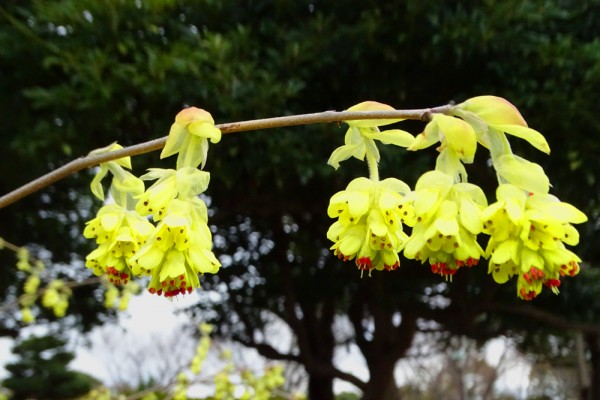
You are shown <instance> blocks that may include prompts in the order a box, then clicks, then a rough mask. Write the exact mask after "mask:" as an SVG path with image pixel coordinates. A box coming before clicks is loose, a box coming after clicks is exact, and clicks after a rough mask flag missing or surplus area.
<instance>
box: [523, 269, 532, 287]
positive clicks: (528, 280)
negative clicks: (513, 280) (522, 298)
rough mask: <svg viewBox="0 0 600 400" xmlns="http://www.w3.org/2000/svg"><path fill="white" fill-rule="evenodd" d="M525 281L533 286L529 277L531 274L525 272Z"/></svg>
mask: <svg viewBox="0 0 600 400" xmlns="http://www.w3.org/2000/svg"><path fill="white" fill-rule="evenodd" d="M523 279H525V281H526V282H527V283H528V284H530V285H531V276H529V272H525V273H524V274H523Z"/></svg>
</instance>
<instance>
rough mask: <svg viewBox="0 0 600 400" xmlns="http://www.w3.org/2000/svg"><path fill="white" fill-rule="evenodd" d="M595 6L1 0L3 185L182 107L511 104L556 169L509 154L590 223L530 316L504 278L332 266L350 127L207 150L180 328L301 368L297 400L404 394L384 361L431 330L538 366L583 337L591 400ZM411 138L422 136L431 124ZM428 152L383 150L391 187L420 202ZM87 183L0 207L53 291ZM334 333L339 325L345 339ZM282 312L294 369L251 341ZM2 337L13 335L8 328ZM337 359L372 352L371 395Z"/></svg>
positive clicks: (136, 136) (71, 259) (595, 285)
mask: <svg viewBox="0 0 600 400" xmlns="http://www.w3.org/2000/svg"><path fill="white" fill-rule="evenodd" d="M599 12H600V2H598V1H574V0H565V1H560V2H557V1H550V0H546V1H544V0H529V1H517V0H505V1H501V2H498V1H477V2H472V1H455V2H439V1H432V0H405V1H387V2H377V1H367V2H361V3H360V4H359V5H357V4H356V2H350V1H346V0H341V1H336V2H324V1H323V2H321V1H312V2H310V1H266V0H264V1H260V0H259V1H257V0H252V1H250V0H248V1H237V2H221V1H212V0H205V1H197V2H184V1H175V0H152V1H142V0H137V1H133V0H131V1H130V0H106V1H102V2H99V1H95V0H77V1H75V0H61V1H54V2H43V1H22V0H19V1H16V0H8V1H5V2H3V4H2V5H1V6H0V120H1V121H2V125H1V126H0V132H1V137H2V139H3V143H4V147H3V152H2V161H0V169H1V172H2V180H1V182H0V189H1V190H2V192H7V191H8V190H10V189H13V188H15V187H17V186H18V185H20V184H22V183H24V182H26V181H27V180H29V179H32V178H34V177H36V176H38V175H41V174H42V173H44V172H46V171H48V170H49V169H52V168H54V167H57V166H59V165H61V164H64V163H65V162H66V161H68V160H69V159H71V158H73V157H76V156H79V155H83V154H86V153H87V152H88V151H90V150H92V149H94V148H97V147H102V146H105V145H106V144H108V143H110V142H112V141H115V140H116V141H118V142H119V143H121V144H123V145H128V144H134V143H138V142H141V141H145V140H149V139H152V138H156V137H159V136H163V135H165V134H166V133H167V132H168V128H169V125H170V124H171V123H172V120H173V118H174V115H175V114H176V113H177V112H178V111H179V110H180V109H181V108H183V107H185V106H187V105H195V106H198V107H202V108H205V109H207V110H208V111H210V112H211V113H212V115H213V116H214V117H215V120H216V121H217V122H230V121H237V120H245V119H252V118H264V117H270V116H277V115H287V114H297V113H305V112H316V111H322V110H329V109H336V110H341V109H345V108H348V107H349V106H351V105H353V104H356V103H358V102H360V101H364V100H377V101H380V102H383V103H388V104H391V105H393V106H394V107H396V108H420V107H431V106H436V105H441V104H445V103H447V102H449V101H457V102H459V101H463V100H465V99H466V98H469V97H473V96H476V95H481V94H494V95H498V96H502V97H505V98H507V99H509V100H510V101H511V102H513V103H514V104H515V105H516V106H517V107H518V108H519V109H520V110H521V112H522V113H523V115H524V116H525V118H526V119H527V121H528V122H529V124H530V126H532V127H533V128H535V129H536V130H539V131H540V132H542V133H543V134H544V135H545V136H546V137H547V139H548V142H549V144H550V147H551V148H552V150H553V153H552V155H551V156H550V157H547V156H545V155H541V154H537V153H535V150H533V149H531V148H529V147H528V145H527V144H524V143H523V142H519V140H518V139H516V140H513V141H512V143H513V145H514V148H515V152H517V153H519V154H522V155H526V156H527V157H528V158H530V159H533V160H534V161H536V162H539V163H540V164H541V165H542V166H544V168H545V169H546V171H547V173H548V175H549V177H550V179H551V182H552V183H553V185H554V188H555V189H554V190H553V192H554V193H555V194H557V195H558V196H559V197H560V198H561V199H562V200H563V201H568V202H571V203H573V204H575V205H576V206H578V207H579V208H581V209H582V210H584V211H585V212H586V213H587V214H588V216H589V217H590V221H591V222H590V223H588V224H587V225H586V226H584V227H582V235H581V245H580V246H579V249H578V252H579V254H581V256H582V258H583V259H584V260H585V261H586V264H585V266H584V267H583V268H582V272H581V274H580V276H579V277H578V278H576V279H573V280H567V281H565V282H564V284H563V286H562V287H561V294H560V296H553V295H548V294H546V295H543V296H541V297H540V298H538V299H536V300H535V301H534V302H533V303H531V304H529V303H527V304H524V303H523V302H521V301H520V300H518V299H517V298H516V296H515V294H514V283H513V284H511V283H509V284H507V285H504V286H498V285H496V284H495V283H493V281H492V279H491V277H489V276H487V266H486V265H485V264H484V263H482V265H479V266H478V267H476V268H473V269H472V270H470V271H461V273H459V274H458V275H457V276H455V279H454V282H452V283H451V284H449V283H446V282H445V281H443V280H441V279H440V278H439V277H437V276H433V275H432V274H431V273H430V272H429V271H428V267H426V266H420V265H416V264H415V263H412V262H409V261H406V260H403V261H402V264H401V268H400V269H399V270H397V271H395V272H391V273H375V274H373V276H372V277H370V278H367V277H364V278H362V279H361V278H360V276H359V275H360V274H359V272H358V271H356V270H355V268H354V267H353V264H351V263H348V264H343V263H342V262H340V261H339V260H337V259H336V258H335V257H333V256H332V255H331V254H330V252H329V251H328V248H329V246H330V243H329V242H328V241H327V239H326V237H325V233H326V231H327V228H328V226H329V225H330V224H331V222H332V221H331V220H329V219H328V218H327V215H326V207H327V204H328V201H329V197H330V196H331V195H332V194H333V193H335V192H337V191H338V190H341V189H342V188H343V187H344V186H345V185H346V184H347V182H349V181H350V180H351V179H352V178H354V177H357V176H360V175H365V174H366V168H365V166H364V165H363V164H361V163H359V162H357V161H356V160H353V161H347V162H345V163H344V165H343V166H342V168H341V169H340V170H339V171H337V172H334V171H333V169H332V168H330V167H329V166H327V165H325V162H326V160H327V158H328V156H329V154H330V153H331V151H333V149H335V148H336V147H337V146H338V145H339V144H340V143H341V142H342V140H343V139H342V135H343V133H344V129H343V127H342V126H337V125H322V126H307V127H296V128H290V129H282V130H278V131H276V132H267V131H263V132H254V133H244V134H232V135H226V136H225V137H224V138H223V140H222V141H221V143H219V144H218V145H216V146H213V147H212V148H211V152H210V155H209V159H208V164H207V170H208V171H210V172H211V174H212V178H211V186H210V188H209V191H208V193H207V194H208V196H209V197H210V200H211V209H212V212H213V213H214V215H213V216H212V219H211V223H212V224H214V230H215V246H216V252H217V253H218V254H219V255H220V257H221V261H222V263H223V266H224V268H223V269H222V270H221V271H220V272H219V274H218V275H215V276H205V277H204V278H203V279H204V281H203V282H204V284H203V286H204V289H203V293H205V294H206V296H204V297H205V299H204V300H203V301H202V302H201V303H200V304H199V305H198V306H197V307H195V308H193V309H191V310H190V312H191V313H192V314H193V315H197V316H198V318H200V317H201V318H203V319H209V320H210V321H211V322H213V323H215V324H216V325H217V326H218V327H219V332H220V333H221V334H223V335H226V336H229V337H231V338H233V339H234V340H237V341H239V342H241V343H243V344H245V345H248V346H251V347H254V348H256V349H258V351H259V352H260V353H261V354H263V355H265V356H267V357H270V358H274V359H283V360H291V361H296V362H298V363H300V364H302V365H303V366H304V367H305V369H306V371H307V373H308V374H309V377H310V378H309V395H310V397H311V398H319V399H325V400H327V399H330V398H333V393H332V382H333V379H334V378H340V379H344V380H346V381H348V382H351V383H353V384H354V385H356V386H357V387H358V388H359V389H361V390H362V391H363V395H364V398H365V399H394V398H397V396H398V392H397V391H396V390H395V385H394V381H393V369H394V366H395V364H396V362H397V361H398V359H399V358H401V357H402V356H403V355H404V354H405V353H406V351H407V350H408V349H409V348H410V346H411V343H412V341H413V338H414V336H415V335H416V334H417V332H419V331H422V330H430V329H431V327H432V326H433V327H435V330H437V331H439V340H444V338H446V337H448V336H451V335H466V336H469V337H472V338H475V339H477V340H478V341H481V342H484V341H485V340H487V339H489V338H492V337H496V336H498V335H511V336H514V337H515V338H517V339H518V340H519V341H520V342H522V343H523V345H524V346H526V348H528V349H529V350H531V351H537V353H538V354H539V355H540V356H543V355H549V354H551V353H552V351H551V350H552V349H549V348H548V340H547V338H548V337H549V335H553V336H558V337H561V338H563V339H564V340H563V341H561V342H560V343H561V346H567V347H568V346H572V343H571V338H572V335H571V332H572V331H574V330H575V331H580V332H583V333H584V334H585V335H586V339H587V344H588V357H589V358H590V360H591V362H592V365H593V366H594V370H593V374H594V379H592V382H595V383H596V387H595V388H594V390H595V392H594V396H596V397H595V398H600V388H599V387H598V385H599V383H598V382H600V344H599V340H598V338H599V337H600V327H599V326H598V325H594V324H595V323H597V322H598V315H599V312H600V305H599V303H598V302H597V301H595V298H596V297H597V295H598V293H599V291H600V276H599V274H600V273H599V267H598V263H597V262H596V260H597V258H598V249H600V246H599V245H598V239H597V235H596V231H597V224H596V223H595V221H596V219H597V214H598V194H599V193H598V192H599V186H598V184H597V182H596V180H597V176H598V174H599V169H600V163H598V162H597V154H598V151H599V146H600V141H599V140H598V139H599V132H600V129H599V128H600V126H599V122H598V120H597V118H596V117H597V115H599V114H600V109H599V107H600V105H599V103H598V101H597V90H598V88H599V87H600V41H599V40H598V39H597V38H598V37H599V35H600V23H599V22H598V15H600V13H599ZM403 127H404V128H406V129H409V130H411V131H412V132H415V133H417V132H418V131H419V129H421V128H422V124H418V123H412V124H411V123H407V124H404V125H403ZM421 153H423V154H421ZM434 153H435V152H434V151H430V152H420V153H419V154H407V153H406V152H403V151H397V150H394V149H392V151H390V150H388V149H384V150H383V152H382V162H381V174H382V177H387V176H396V177H398V178H401V179H403V180H405V181H406V182H407V183H409V184H410V185H411V186H412V185H414V183H415V181H416V179H417V177H418V176H419V175H420V174H422V173H423V172H425V171H426V170H428V169H430V168H432V167H433V160H434V157H435V154H434ZM481 153H482V152H480V155H479V157H478V159H477V160H476V161H477V162H476V163H475V164H474V165H473V166H472V168H470V169H469V170H468V171H469V176H470V179H471V180H473V181H474V182H476V183H478V184H479V185H480V186H482V187H483V188H484V189H486V190H487V194H488V199H490V200H491V199H493V189H494V187H495V185H496V183H495V177H494V176H493V174H492V173H491V171H490V170H489V168H488V166H487V164H486V159H485V157H484V156H483V155H482V154H481ZM133 162H134V166H135V169H136V172H142V171H143V169H145V168H146V167H149V166H156V165H169V164H167V163H172V162H173V161H171V160H166V161H160V160H159V159H158V154H153V155H149V156H145V157H138V158H135V159H134V160H133ZM90 176H91V175H90V174H88V173H81V174H79V176H77V177H74V178H72V179H68V180H65V181H63V182H61V183H59V184H56V185H54V186H52V187H50V188H48V189H47V190H44V191H43V192H41V193H38V194H36V195H34V196H31V197H29V198H27V199H25V200H23V201H21V202H19V203H17V204H14V205H11V206H10V207H7V208H6V209H2V210H0V217H1V218H2V221H3V223H2V225H1V226H0V236H1V237H6V238H7V239H9V240H11V241H13V242H17V243H21V244H26V243H29V244H31V245H32V246H36V248H38V249H45V250H48V251H49V252H50V253H51V256H52V261H53V262H54V263H56V266H57V267H56V269H55V270H56V271H57V272H56V274H57V275H61V274H62V275H67V276H76V277H78V278H81V277H84V276H87V275H89V272H87V271H84V270H83V268H82V267H81V262H77V261H78V260H81V259H83V258H84V257H85V254H86V252H87V251H89V247H90V245H91V244H90V243H86V242H84V241H83V240H82V239H81V231H82V226H83V223H84V222H85V220H86V219H89V218H90V217H91V215H93V211H95V210H96V209H97V208H98V207H99V206H100V204H98V203H97V202H94V201H93V200H92V198H91V196H90V193H89V189H88V183H89V179H90ZM40 254H42V255H43V254H46V253H40ZM2 257H3V258H2V265H3V271H4V274H5V275H4V277H5V278H4V279H3V280H2V281H1V282H0V295H2V297H3V298H4V299H7V300H10V299H11V298H13V297H14V296H15V293H16V292H15V288H16V287H17V286H18V285H20V283H19V282H20V280H21V279H22V277H21V276H19V275H18V274H17V273H16V270H15V269H14V268H13V267H12V264H13V261H12V259H10V258H7V257H6V255H4V254H2ZM69 264H71V265H69ZM209 292H211V293H212V295H211V296H208V293H209ZM215 293H216V294H217V295H216V296H215ZM76 296H77V297H76V301H73V302H72V303H71V310H72V311H74V315H75V317H73V318H72V319H71V322H74V323H75V324H77V325H80V326H82V327H83V328H86V329H87V328H89V327H90V326H92V325H93V324H94V323H97V322H99V320H101V319H102V314H100V313H101V311H100V309H101V307H100V306H99V305H98V298H97V294H94V292H93V290H92V289H81V290H79V292H78V293H76ZM339 317H345V318H347V320H348V321H349V322H350V325H351V326H352V329H350V330H347V331H340V330H339V329H337V328H338V327H339V324H338V323H337V321H339ZM49 318H50V317H49ZM274 318H277V319H279V320H282V321H284V322H285V323H286V324H287V325H288V326H289V327H290V328H291V330H292V331H293V333H294V340H295V341H296V343H297V345H298V346H297V348H295V349H293V350H292V351H291V352H290V353H282V352H280V351H278V350H276V348H275V347H273V346H272V344H273V343H272V342H270V341H269V339H268V338H267V337H265V335H264V330H265V327H266V326H267V325H268V324H269V323H270V322H271V321H273V319H274ZM0 324H2V326H1V328H3V329H4V331H5V332H6V333H12V334H14V333H15V332H16V331H17V330H18V322H17V321H15V320H14V319H12V318H11V317H9V316H8V315H7V317H6V318H4V315H3V318H2V322H0ZM343 343H356V345H357V346H358V348H359V349H360V351H361V352H362V354H363V355H364V357H365V360H366V362H367V365H368V368H369V372H370V379H369V380H368V381H363V380H361V379H359V378H358V377H356V376H353V375H351V374H349V373H347V372H344V371H341V370H340V369H338V368H337V367H336V366H335V365H334V362H333V354H334V350H335V348H336V346H338V345H340V344H343Z"/></svg>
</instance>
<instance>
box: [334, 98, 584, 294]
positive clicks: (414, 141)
mask: <svg viewBox="0 0 600 400" xmlns="http://www.w3.org/2000/svg"><path fill="white" fill-rule="evenodd" d="M365 110H381V111H391V110H393V108H391V107H389V106H387V105H384V104H380V103H376V102H365V103H360V104H358V105H357V106H354V107H352V108H350V109H349V111H365ZM397 121H400V120H399V119H398V120H367V121H360V120H352V121H348V122H347V123H348V125H350V128H349V129H348V132H347V133H346V138H345V144H344V145H343V146H341V147H339V148H338V149H336V150H335V151H334V152H333V154H332V155H331V157H330V159H329V164H330V165H332V166H333V167H335V168H336V169H337V168H338V167H339V162H340V161H343V160H345V159H347V158H349V157H355V158H358V159H359V160H366V161H367V164H368V166H369V171H370V179H367V178H358V179H355V180H354V181H352V182H351V183H350V184H349V185H348V187H347V189H346V190H344V191H342V192H339V193H336V194H335V195H333V197H332V198H331V202H330V205H329V209H328V214H329V216H330V217H332V218H338V220H337V221H336V222H335V223H334V224H333V225H332V226H331V228H330V229H329V232H328V234H327V237H328V238H329V239H330V240H331V241H333V242H334V245H333V246H332V247H331V249H332V250H334V253H335V255H337V256H338V257H339V258H341V259H343V260H352V259H356V264H357V265H358V266H359V268H360V269H361V270H368V271H371V270H372V269H378V270H381V269H386V270H392V269H395V268H396V267H397V265H398V263H399V258H398V253H399V252H401V251H403V253H404V256H405V257H407V258H410V259H416V260H419V261H421V262H422V263H424V262H425V261H428V262H429V263H430V265H431V270H432V272H434V273H436V274H440V275H442V276H445V277H446V278H449V277H450V278H451V277H452V276H453V275H454V274H456V272H457V271H458V269H459V268H461V267H464V266H468V267H471V266H474V265H477V264H478V262H479V260H480V258H481V257H485V258H489V273H490V274H492V276H493V278H494V280H495V281H496V282H498V283H504V282H506V281H508V280H509V279H510V277H512V276H514V275H518V280H517V294H518V296H519V297H520V298H522V299H525V300H531V299H532V298H534V297H535V296H537V295H538V294H539V293H540V291H541V289H542V287H543V286H547V287H549V288H551V289H552V291H553V292H554V293H558V289H557V288H558V286H559V285H560V278H561V277H562V276H566V275H569V276H573V275H575V274H577V273H578V272H579V264H578V263H579V262H580V261H581V260H580V259H579V257H578V256H577V255H575V254H574V253H573V252H571V251H570V250H568V249H566V247H565V245H576V244H577V243H578V241H579V234H578V233H577V230H576V229H575V228H574V227H573V226H572V225H571V224H573V223H582V222H585V221H586V220H587V218H586V216H585V215H584V214H583V213H582V212H581V211H579V210H577V209H576V208H575V207H573V206H572V205H570V204H568V203H563V202H561V201H560V200H558V199H557V198H556V197H554V196H552V195H550V194H548V191H549V188H550V182H549V180H548V177H547V176H546V174H545V173H544V170H543V169H542V167H541V166H539V165H537V164H535V163H532V162H530V161H527V160H525V159H523V158H521V157H518V156H517V155H515V154H513V152H512V150H511V147H510V144H509V142H508V139H507V136H506V135H507V134H510V135H513V136H516V137H519V138H521V139H524V140H526V141H528V142H529V143H530V144H531V145H533V146H534V147H535V148H537V149H539V150H540V151H543V152H545V153H549V152H550V148H549V146H548V143H547V142H546V140H545V138H544V137H543V136H542V135H541V134H540V133H539V132H537V131H535V130H533V129H531V128H529V127H528V126H527V123H526V122H525V120H524V119H523V117H522V116H521V114H520V113H519V111H518V110H517V109H516V108H515V107H514V106H513V105H512V104H511V103H509V102H508V101H506V100H504V99H502V98H499V97H494V96H480V97H475V98H472V99H469V100H467V101H465V102H464V103H461V104H458V105H456V106H454V107H451V108H450V109H449V110H448V111H447V115H444V114H433V115H432V116H431V118H430V121H429V122H428V124H427V125H426V126H425V129H424V131H423V132H422V133H421V134H419V135H417V136H416V137H415V138H413V137H412V136H411V135H410V134H408V133H407V132H404V131H401V130H398V129H396V130H388V131H385V132H380V131H379V129H378V126H381V125H386V124H389V123H393V122H397ZM376 140H379V141H381V142H383V143H392V144H395V145H398V146H402V147H407V148H408V150H421V149H424V148H427V147H430V146H432V145H434V144H436V143H439V147H438V148H437V150H438V152H439V155H438V157H437V161H436V166H435V170H434V171H429V172H426V173H425V174H423V175H422V176H421V178H420V179H419V180H418V181H417V184H416V187H415V190H414V191H412V192H410V191H409V189H408V186H406V185H405V184H404V183H402V185H403V187H402V190H396V189H398V186H396V189H391V188H389V187H386V186H385V185H383V182H385V181H383V182H378V179H379V174H378V170H377V164H378V161H379V151H378V150H377V145H376V142H375V141H376ZM477 144H481V145H482V146H483V147H485V148H486V149H488V150H489V152H490V158H491V163H492V166H493V167H494V169H495V170H496V173H497V176H498V180H499V183H500V186H499V188H498V190H497V195H498V200H497V202H496V203H494V204H491V205H489V206H488V204H487V200H486V197H485V195H484V193H483V191H482V190H481V188H479V187H478V186H476V185H474V184H472V183H468V182H467V171H466V169H465V166H464V164H470V163H472V162H473V160H474V157H475V152H476V149H477ZM386 181H390V179H387V180H386ZM398 182H399V181H398ZM390 189H391V193H394V195H393V196H392V195H391V194H389V192H385V191H384V190H390ZM382 193H386V194H385V196H384V195H383V194H382ZM398 220H400V222H401V223H404V224H406V225H407V226H409V227H411V228H412V232H411V234H410V236H407V235H406V234H405V233H404V232H403V230H402V224H401V223H398ZM392 228H394V229H392ZM480 233H485V234H488V235H490V240H489V242H488V245H487V249H486V250H485V251H484V250H483V249H482V248H481V246H480V245H479V243H478V242H477V237H478V235H479V234H480Z"/></svg>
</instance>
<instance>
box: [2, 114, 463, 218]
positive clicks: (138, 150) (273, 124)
mask: <svg viewBox="0 0 600 400" xmlns="http://www.w3.org/2000/svg"><path fill="white" fill-rule="evenodd" d="M450 107H451V106H450V105H445V106H440V107H435V108H426V109H419V110H394V111H360V112H357V111H340V112H338V111H325V112H320V113H313V114H302V115H291V116H286V117H275V118H265V119H256V120H250V121H241V122H231V123H226V124H220V125H217V128H219V129H221V132H222V133H224V134H225V133H234V132H244V131H254V130H260V129H272V128H281V127H286V126H298V125H308V124H318V123H330V122H343V121H350V120H362V119H413V120H424V121H426V120H428V119H430V118H431V115H432V114H433V113H446V112H448V111H449V110H450ZM166 140H167V138H166V136H165V137H162V138H159V139H154V140H151V141H148V142H144V143H140V144H137V145H134V146H129V147H125V148H123V149H120V150H117V151H111V152H109V153H103V154H95V155H88V156H86V157H80V158H78V159H75V160H73V161H71V162H69V163H67V164H65V165H63V166H62V167H59V168H57V169H55V170H53V171H51V172H49V173H47V174H46V175H43V176H41V177H39V178H37V179H35V180H33V181H31V182H29V183H27V184H25V185H23V186H21V187H19V188H17V189H15V190H13V191H11V192H9V193H7V194H5V195H4V196H2V197H0V208H4V207H6V206H8V205H10V204H12V203H15V202H17V201H19V200H21V199H22V198H24V197H26V196H29V195H30V194H32V193H35V192H37V191H39V190H41V189H43V188H45V187H47V186H49V185H51V184H53V183H55V182H57V181H60V180H61V179H64V178H66V177H68V176H70V175H73V174H74V173H76V172H79V171H81V170H84V169H86V168H90V167H94V166H96V165H99V164H101V163H103V162H107V161H111V160H116V159H119V158H123V157H129V156H135V155H139V154H144V153H149V152H152V151H156V150H159V149H161V148H162V147H164V145H165V142H166Z"/></svg>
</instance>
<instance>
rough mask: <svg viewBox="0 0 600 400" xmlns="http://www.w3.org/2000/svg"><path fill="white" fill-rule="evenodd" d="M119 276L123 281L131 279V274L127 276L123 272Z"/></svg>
mask: <svg viewBox="0 0 600 400" xmlns="http://www.w3.org/2000/svg"><path fill="white" fill-rule="evenodd" d="M119 276H120V277H121V279H127V278H129V274H127V273H125V272H121V274H120V275H119Z"/></svg>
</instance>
